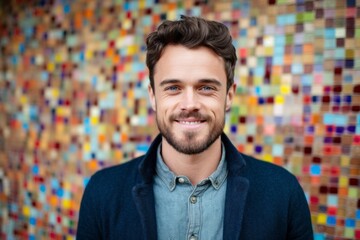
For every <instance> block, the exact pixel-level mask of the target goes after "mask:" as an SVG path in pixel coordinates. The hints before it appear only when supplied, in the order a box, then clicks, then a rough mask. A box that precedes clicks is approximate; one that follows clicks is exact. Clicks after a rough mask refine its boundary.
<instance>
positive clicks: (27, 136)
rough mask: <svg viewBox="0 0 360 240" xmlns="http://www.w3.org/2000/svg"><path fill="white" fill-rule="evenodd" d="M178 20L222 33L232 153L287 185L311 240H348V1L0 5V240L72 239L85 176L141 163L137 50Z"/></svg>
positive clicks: (358, 72) (352, 159)
mask: <svg viewBox="0 0 360 240" xmlns="http://www.w3.org/2000/svg"><path fill="white" fill-rule="evenodd" d="M181 14H183V15H191V16H202V17H204V18H207V19H211V20H216V21H220V22H223V23H225V24H226V25H227V26H228V28H229V29H230V31H231V34H232V36H233V40H234V42H233V44H234V45H235V47H236V48H237V54H238V58H239V60H238V64H237V66H236V74H235V82H236V83H237V85H238V87H237V92H236V97H235V101H234V104H233V107H232V110H231V112H230V113H228V115H227V124H226V127H225V132H226V133H228V134H229V136H230V138H231V139H232V141H233V142H234V144H235V145H236V146H237V148H238V149H239V151H241V152H243V153H245V154H249V155H252V156H255V157H257V158H259V159H261V160H264V161H269V162H273V163H275V164H278V165H281V166H283V167H284V168H286V169H288V170H289V171H290V172H292V173H293V174H294V175H296V176H297V178H298V180H299V182H300V184H301V185H302V187H303V189H304V191H305V193H306V197H307V200H308V203H309V206H310V209H311V215H312V221H313V227H314V231H315V239H316V240H323V239H324V240H325V239H360V200H359V199H360V3H359V2H357V1H356V0H323V1H307V0H252V1H250V0H248V1H246V0H243V1H225V0H224V1H215V0H186V1H161V0H159V1H157V0H151V1H150V0H139V1H125V0H97V1H95V0H93V1H86V0H52V1H51V0H49V1H47V0H37V1H34V0H9V1H0V214H1V215H0V226H1V233H0V239H75V234H76V227H77V218H78V211H79V205H80V200H81V197H82V193H83V190H84V187H85V186H86V183H87V182H88V180H89V177H90V176H91V175H92V174H93V173H94V172H95V171H97V170H99V169H102V168H105V167H108V166H111V165H115V164H121V163H123V162H125V161H127V160H129V159H131V158H133V157H135V156H138V155H141V154H143V153H145V152H146V150H147V149H148V146H149V144H150V142H151V140H152V139H153V138H154V136H155V135H156V134H157V128H156V124H155V119H154V114H153V113H152V112H151V108H150V104H149V101H148V97H147V91H146V89H147V86H148V84H149V81H148V74H147V69H146V67H145V43H144V40H145V38H146V36H147V35H148V34H149V33H150V32H151V31H153V30H154V29H155V28H156V27H157V26H158V25H159V24H160V22H161V21H162V20H165V19H169V20H175V19H179V17H180V15H181ZM114 181H116V179H114ZM284 184H286V183H284ZM264 224H266V223H264Z"/></svg>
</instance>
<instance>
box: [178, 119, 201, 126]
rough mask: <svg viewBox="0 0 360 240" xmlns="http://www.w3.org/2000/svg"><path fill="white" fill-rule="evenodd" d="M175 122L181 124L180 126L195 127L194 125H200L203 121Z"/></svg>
mask: <svg viewBox="0 0 360 240" xmlns="http://www.w3.org/2000/svg"><path fill="white" fill-rule="evenodd" d="M177 122H179V123H181V124H185V125H195V124H200V123H202V122H204V121H186V120H178V121H177Z"/></svg>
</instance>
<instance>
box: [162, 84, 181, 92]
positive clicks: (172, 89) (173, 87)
mask: <svg viewBox="0 0 360 240" xmlns="http://www.w3.org/2000/svg"><path fill="white" fill-rule="evenodd" d="M165 91H168V92H177V91H180V87H179V86H176V85H173V86H168V87H166V88H165Z"/></svg>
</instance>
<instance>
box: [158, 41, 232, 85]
mask: <svg viewBox="0 0 360 240" xmlns="http://www.w3.org/2000/svg"><path fill="white" fill-rule="evenodd" d="M204 78H211V79H218V80H219V81H226V73H225V64H224V60H223V59H222V58H221V57H220V56H218V55H217V54H216V53H215V52H214V51H212V50H211V49H209V48H206V47H198V48H193V49H189V48H186V47H184V46H181V45H169V46H167V47H166V48H165V49H164V51H163V53H162V55H161V57H160V59H159V61H158V62H157V64H156V66H155V71H154V80H155V82H159V81H162V80H163V79H177V80H183V81H185V80H187V81H189V80H198V79H204Z"/></svg>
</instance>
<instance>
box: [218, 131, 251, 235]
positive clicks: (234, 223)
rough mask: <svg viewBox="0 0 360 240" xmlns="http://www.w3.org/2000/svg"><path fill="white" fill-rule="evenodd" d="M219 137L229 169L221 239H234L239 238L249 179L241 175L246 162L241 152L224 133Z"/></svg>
mask: <svg viewBox="0 0 360 240" xmlns="http://www.w3.org/2000/svg"><path fill="white" fill-rule="evenodd" d="M221 139H222V142H223V143H224V146H225V151H226V152H225V153H226V161H227V164H228V171H229V174H228V178H227V187H226V198H225V213H224V232H223V239H224V240H234V239H239V238H240V232H241V225H242V220H243V216H244V211H245V203H246V197H247V193H248V190H249V180H248V179H247V178H245V177H243V174H242V173H243V169H244V168H245V167H246V162H245V160H244V159H243V157H242V156H241V154H240V153H239V152H238V151H237V149H236V148H235V147H234V145H232V143H231V141H230V140H229V139H228V138H227V137H226V135H225V134H223V135H222V136H221Z"/></svg>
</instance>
